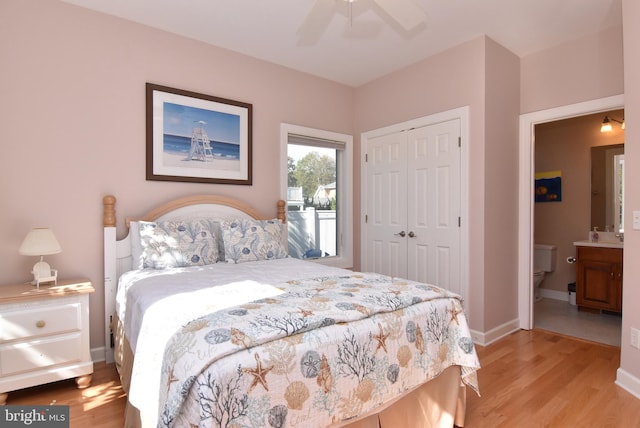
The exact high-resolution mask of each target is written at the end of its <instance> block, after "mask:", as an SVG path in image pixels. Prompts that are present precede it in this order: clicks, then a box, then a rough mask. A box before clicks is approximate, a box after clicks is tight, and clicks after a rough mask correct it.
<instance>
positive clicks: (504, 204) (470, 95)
mask: <svg viewBox="0 0 640 428" xmlns="http://www.w3.org/2000/svg"><path fill="white" fill-rule="evenodd" d="M518 67H519V65H518V59H517V57H515V56H514V55H513V54H512V53H510V52H508V51H507V50H506V49H504V48H503V47H501V46H500V45H498V44H497V43H495V42H493V41H492V40H490V39H488V38H486V37H479V38H477V39H475V40H472V41H470V42H467V43H464V44H462V45H460V46H458V47H456V48H453V49H450V50H448V51H446V52H443V53H441V54H439V55H436V56H434V57H432V58H429V59H427V60H424V61H421V62H419V63H417V64H415V65H413V66H410V67H407V68H405V69H403V70H400V71H399V72H396V73H392V74H390V75H388V76H386V77H383V78H381V79H379V80H376V81H374V82H371V83H369V84H367V85H364V86H362V87H360V88H358V90H357V92H356V117H355V119H356V135H357V136H359V135H360V134H361V133H362V132H366V131H370V130H373V129H377V128H381V127H384V126H387V125H391V124H395V123H400V122H404V121H406V120H409V119H414V118H418V117H423V116H428V115H430V114H434V113H437V112H441V111H445V110H449V109H453V108H456V107H462V106H470V141H469V142H468V144H469V145H470V147H469V158H470V165H469V176H470V183H469V185H470V189H469V193H470V201H469V210H470V214H471V215H470V218H468V219H463V221H468V222H469V224H470V226H469V227H470V236H469V241H470V242H469V253H470V256H469V264H470V266H469V277H470V278H473V280H472V281H471V283H470V289H469V299H468V302H467V312H468V315H469V319H470V324H471V328H472V329H475V330H479V331H486V330H487V329H491V328H493V327H496V326H497V325H499V324H501V323H505V322H507V321H509V320H511V319H513V318H515V317H517V301H516V300H517V286H516V274H517V272H516V266H517V263H515V259H514V257H515V254H516V253H517V251H516V248H517V247H516V241H515V240H513V239H512V236H515V235H516V234H517V230H516V229H515V226H516V220H517V205H516V203H515V202H516V200H517V189H516V187H515V183H514V180H513V179H512V177H513V176H517V174H516V169H515V168H517V162H516V160H517V152H516V150H517V145H516V144H515V141H516V140H517V127H518V105H519V89H518V85H519V72H518ZM380 100H384V101H383V102H380ZM487 154H490V155H491V157H490V158H488V157H487ZM360 157H361V154H360V148H359V147H358V148H357V155H356V158H360ZM496 166H499V168H496ZM354 171H355V173H356V177H357V178H356V188H359V177H360V165H358V164H356V165H355V167H354ZM487 183H490V184H491V185H496V186H501V187H502V188H503V192H504V193H503V195H504V198H503V199H501V200H500V201H498V202H497V203H493V202H492V204H489V205H487V204H486V201H487V198H488V197H489V194H488V190H487V189H488V186H487ZM356 206H357V208H356V212H357V213H359V212H360V198H359V197H358V198H357V201H356ZM359 220H360V218H359V216H358V217H357V218H356V220H355V221H356V222H357V223H358V224H359ZM505 228H506V229H505ZM497 230H500V232H499V233H493V232H494V231H497ZM503 230H507V231H511V233H513V235H511V233H507V234H503V232H502V231H503ZM487 231H490V232H491V234H490V235H487V233H486V232H487ZM358 235H359V233H358ZM356 243H357V245H358V246H359V241H356ZM358 248H359V247H358ZM487 250H491V251H487ZM358 253H359V251H357V252H356V254H358ZM505 259H506V260H510V259H514V263H513V264H507V265H506V268H504V267H501V268H500V270H491V271H489V270H488V269H487V266H489V267H493V266H495V265H498V264H499V265H500V266H504V263H503V261H504V260H505ZM488 280H489V281H490V282H489V281H488ZM494 280H495V281H494ZM495 296H499V300H498V302H495V301H494V303H488V300H489V299H493V298H494V297H495ZM492 305H498V306H499V307H500V309H499V310H498V311H489V310H487V309H488V308H487V306H492Z"/></svg>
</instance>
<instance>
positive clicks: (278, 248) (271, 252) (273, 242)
mask: <svg viewBox="0 0 640 428" xmlns="http://www.w3.org/2000/svg"><path fill="white" fill-rule="evenodd" d="M220 226H221V228H222V239H223V241H224V253H225V254H224V256H225V259H226V261H227V262H228V263H244V262H251V261H257V260H271V259H282V258H285V257H288V252H287V249H286V248H285V247H284V245H283V243H282V228H283V227H284V225H283V224H282V221H280V220H279V219H273V220H252V219H238V220H225V221H223V222H222V223H221V225H220Z"/></svg>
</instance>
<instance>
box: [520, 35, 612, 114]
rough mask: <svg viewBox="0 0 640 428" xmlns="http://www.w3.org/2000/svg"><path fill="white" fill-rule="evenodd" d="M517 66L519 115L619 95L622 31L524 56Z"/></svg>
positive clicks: (595, 36)
mask: <svg viewBox="0 0 640 428" xmlns="http://www.w3.org/2000/svg"><path fill="white" fill-rule="evenodd" d="M521 66H522V69H521V80H520V85H521V86H520V91H521V92H520V93H521V101H520V113H530V112H534V111H538V110H546V109H549V108H553V107H558V106H563V105H567V104H575V103H578V102H581V101H588V100H593V99H598V98H604V97H608V96H610V95H618V94H621V93H623V92H624V87H623V84H622V83H623V82H622V81H623V74H624V72H623V56H622V28H620V27H616V28H610V29H607V30H604V31H602V32H600V33H597V34H594V35H591V36H587V37H584V38H582V39H578V40H575V41H573V42H570V43H565V44H563V45H560V46H557V47H555V48H551V49H547V50H544V51H541V52H537V53H534V54H531V55H527V56H525V57H523V58H522V60H521Z"/></svg>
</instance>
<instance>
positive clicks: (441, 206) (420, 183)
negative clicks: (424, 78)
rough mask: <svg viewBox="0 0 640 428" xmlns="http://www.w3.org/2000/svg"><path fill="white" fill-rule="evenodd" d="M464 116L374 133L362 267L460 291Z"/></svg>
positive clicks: (369, 152) (369, 155)
mask: <svg viewBox="0 0 640 428" xmlns="http://www.w3.org/2000/svg"><path fill="white" fill-rule="evenodd" d="M459 140H460V120H459V119H455V120H450V121H446V122H441V123H437V124H433V125H429V126H424V127H420V128H414V129H410V130H406V131H401V132H397V133H393V134H389V135H383V136H379V137H375V138H372V139H369V140H368V142H367V164H366V168H367V173H366V177H367V207H366V209H367V212H366V214H367V217H366V229H367V230H366V233H367V239H366V245H367V248H366V251H367V260H366V266H365V270H367V271H373V272H379V273H382V274H385V275H391V276H396V277H402V278H407V279H412V280H416V281H421V282H428V283H431V284H435V285H438V286H440V287H443V288H446V289H448V290H451V291H453V292H456V293H459V292H460V291H461V290H460V288H461V287H460V263H461V253H460V245H461V243H460V223H459V222H460V197H461V194H460V146H459Z"/></svg>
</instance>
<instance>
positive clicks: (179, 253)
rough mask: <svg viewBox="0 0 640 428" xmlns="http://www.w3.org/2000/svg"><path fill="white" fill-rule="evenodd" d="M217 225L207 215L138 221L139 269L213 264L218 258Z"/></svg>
mask: <svg viewBox="0 0 640 428" xmlns="http://www.w3.org/2000/svg"><path fill="white" fill-rule="evenodd" d="M218 227H219V225H216V222H215V221H213V220H211V219H207V218H191V219H184V220H167V221H158V222H145V221H141V222H138V230H139V233H140V244H141V246H142V254H141V256H140V259H141V268H142V269H146V268H152V269H166V268H172V267H188V266H201V265H208V264H213V263H216V262H217V261H218V257H219V249H218V237H219V232H218V233H216V230H217V228H218ZM218 230H219V229H218ZM134 263H136V261H135V260H134Z"/></svg>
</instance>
